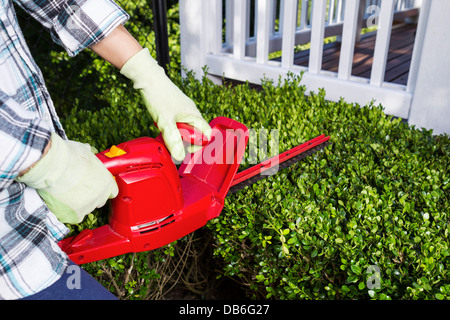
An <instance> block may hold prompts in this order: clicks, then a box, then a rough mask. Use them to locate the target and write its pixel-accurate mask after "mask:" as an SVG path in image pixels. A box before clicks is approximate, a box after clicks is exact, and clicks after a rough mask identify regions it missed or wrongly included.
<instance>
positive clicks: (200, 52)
mask: <svg viewBox="0 0 450 320" xmlns="http://www.w3.org/2000/svg"><path fill="white" fill-rule="evenodd" d="M204 2H207V1H204V0H180V45H181V48H182V50H181V65H182V66H183V67H187V68H188V69H189V70H192V71H193V72H194V73H195V75H196V78H198V79H201V77H202V75H203V74H202V73H203V71H202V68H203V66H204V65H205V47H206V43H205V38H204V36H203V32H204V31H203V30H204V21H203V18H204V17H205V15H204V10H205V8H204ZM182 74H184V70H183V71H182Z"/></svg>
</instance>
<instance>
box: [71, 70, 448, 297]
mask: <svg viewBox="0 0 450 320" xmlns="http://www.w3.org/2000/svg"><path fill="white" fill-rule="evenodd" d="M172 76H173V79H174V81H175V82H176V83H177V84H178V85H179V86H180V88H182V90H183V91H184V92H185V93H186V94H187V95H189V96H190V97H191V98H192V99H193V100H194V101H195V102H196V103H197V106H198V107H199V109H200V110H201V112H202V113H203V115H204V117H205V118H206V119H207V120H208V121H210V120H212V119H213V118H215V117H217V116H226V117H230V118H233V119H236V120H238V121H240V122H242V123H244V124H246V125H247V126H248V127H249V128H251V129H254V131H255V132H258V130H261V129H262V128H266V129H269V130H271V129H277V130H278V132H279V150H277V151H279V152H282V151H285V150H287V149H289V148H292V147H294V146H296V145H298V144H300V143H302V142H304V141H306V140H309V139H311V138H313V137H315V136H317V135H319V134H322V133H324V134H327V135H330V136H331V142H332V144H331V145H330V146H328V147H326V148H325V149H324V150H322V151H321V152H318V153H316V154H314V155H313V156H310V157H308V158H306V159H305V160H303V161H301V162H299V163H297V164H295V165H293V166H291V167H289V168H286V169H283V170H280V171H279V172H278V173H276V174H275V175H272V176H270V177H267V178H266V179H264V180H261V181H259V182H258V183H256V184H254V185H252V186H250V187H246V188H245V189H243V190H241V191H240V192H238V193H235V194H233V195H231V196H229V197H227V199H226V203H225V207H224V209H223V211H222V213H221V215H220V216H219V217H218V218H217V219H214V220H211V221H210V222H209V223H208V224H207V227H206V228H205V229H206V230H207V232H208V233H210V234H211V236H212V237H213V239H214V242H213V258H214V259H215V260H216V261H218V262H219V263H220V265H221V266H223V267H222V270H220V274H221V276H226V277H233V278H234V279H237V280H238V281H239V282H240V283H241V285H242V286H243V287H245V288H246V290H247V293H248V296H249V297H250V298H264V299H439V300H440V299H449V298H450V284H449V283H450V272H449V268H448V262H449V254H450V251H449V235H448V232H449V220H450V216H449V209H448V207H449V205H450V196H449V194H450V192H449V188H450V183H449V182H450V173H449V164H450V161H449V155H450V139H449V136H448V135H439V136H435V135H433V133H432V131H431V130H425V129H419V128H415V127H413V126H409V125H408V124H407V123H405V122H404V121H402V119H398V118H394V117H392V116H388V115H385V114H384V112H383V107H382V106H380V105H376V104H375V103H374V102H372V103H369V104H368V105H365V106H361V105H357V104H351V103H348V102H346V101H345V100H344V99H341V100H340V101H339V102H330V101H327V100H325V92H324V91H323V90H320V91H319V92H307V91H306V89H305V87H304V86H303V85H302V84H301V76H296V75H289V77H288V78H287V79H285V80H280V81H278V82H272V81H269V80H264V81H263V84H262V87H261V89H260V90H255V89H252V88H251V87H250V86H249V85H248V84H246V83H244V84H241V85H237V86H229V85H223V86H216V85H213V84H212V83H211V82H210V81H209V80H208V79H207V78H206V77H205V78H204V79H203V81H198V80H196V79H195V78H194V76H193V75H192V74H191V73H189V72H188V74H187V77H186V78H183V79H182V78H180V77H178V75H172ZM108 97H110V95H108ZM124 99H125V98H124V97H117V98H115V99H111V100H109V101H107V104H108V105H109V107H106V108H102V109H101V110H96V111H93V110H85V109H84V108H83V106H79V107H78V108H74V109H72V111H71V113H70V114H69V115H68V116H67V117H66V118H65V119H63V120H64V125H65V127H66V130H67V132H68V135H69V137H71V138H72V139H77V140H80V141H84V142H88V143H91V144H92V145H93V146H95V147H96V148H98V149H99V150H101V149H104V148H107V147H108V146H110V145H111V144H117V143H120V142H122V141H125V140H129V139H132V138H135V137H139V136H143V135H150V136H154V135H156V133H157V132H156V130H155V129H154V128H153V126H152V121H151V119H150V118H149V116H148V115H147V113H146V112H145V110H144V108H143V107H142V105H141V103H140V101H139V97H138V96H132V97H131V98H126V100H124ZM244 158H245V159H244V160H245V161H244V162H243V164H242V168H245V167H248V166H250V165H251V163H249V162H250V161H247V160H248V159H250V155H249V153H248V151H247V153H246V155H245V157H244ZM104 222H105V221H104V220H102V218H100V215H98V217H97V216H95V215H90V217H89V218H88V219H86V220H85V221H84V222H83V223H82V224H81V225H80V226H78V229H83V228H85V227H95V226H96V225H98V224H101V223H104ZM121 261H122V260H121ZM94 269H95V268H94ZM122 269H126V267H122ZM117 272H119V271H117ZM153 276H154V275H153Z"/></svg>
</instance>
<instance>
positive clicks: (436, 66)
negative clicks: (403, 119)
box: [408, 0, 450, 134]
mask: <svg viewBox="0 0 450 320" xmlns="http://www.w3.org/2000/svg"><path fill="white" fill-rule="evenodd" d="M449 17H450V1H448V0H432V1H431V3H430V12H429V19H428V22H427V29H426V33H425V39H424V42H423V47H422V57H421V59H420V66H419V69H418V74H417V80H416V86H415V91H414V96H413V100H412V105H411V110H410V114H409V121H408V122H409V123H410V124H414V125H416V126H417V127H418V128H422V127H424V128H427V129H433V132H434V133H435V134H440V133H444V132H445V133H448V134H450V40H449V31H450V20H449Z"/></svg>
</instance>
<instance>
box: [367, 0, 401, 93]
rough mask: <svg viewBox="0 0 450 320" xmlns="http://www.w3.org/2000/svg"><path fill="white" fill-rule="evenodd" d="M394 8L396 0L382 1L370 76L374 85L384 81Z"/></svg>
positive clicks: (379, 84)
mask: <svg viewBox="0 0 450 320" xmlns="http://www.w3.org/2000/svg"><path fill="white" fill-rule="evenodd" d="M394 9H395V0H383V1H382V2H381V9H380V20H379V24H378V30H377V38H376V42H375V51H374V54H373V64H372V73H371V76H370V84H371V85H374V86H381V85H382V84H383V82H384V73H385V71H386V61H387V56H388V52H389V42H390V39H391V30H392V19H393V17H394Z"/></svg>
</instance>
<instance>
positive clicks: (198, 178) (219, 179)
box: [59, 117, 330, 264]
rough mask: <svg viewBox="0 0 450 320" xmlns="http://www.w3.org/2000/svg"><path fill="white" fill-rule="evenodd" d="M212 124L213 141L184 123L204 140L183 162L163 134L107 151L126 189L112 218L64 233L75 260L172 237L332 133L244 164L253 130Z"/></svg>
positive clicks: (189, 133) (185, 133)
mask: <svg viewBox="0 0 450 320" xmlns="http://www.w3.org/2000/svg"><path fill="white" fill-rule="evenodd" d="M210 125H211V128H212V135H211V139H210V141H207V140H205V139H204V138H203V137H202V136H201V134H198V133H197V132H196V131H195V130H193V129H192V127H189V126H187V125H183V124H179V125H178V128H179V130H180V133H181V135H182V138H183V140H184V141H187V142H189V143H191V144H196V145H202V146H203V147H202V149H201V150H199V151H197V152H195V153H192V154H188V155H187V156H186V159H185V160H184V161H183V162H182V163H181V165H180V166H179V168H178V169H177V167H176V165H175V163H174V162H173V160H172V158H171V156H170V154H169V152H168V151H167V149H166V147H165V145H164V142H163V140H162V137H161V135H160V136H158V137H157V138H149V137H142V138H138V139H135V140H131V141H128V142H124V143H121V144H119V145H117V146H112V147H111V148H110V149H108V150H105V151H103V152H101V153H99V154H98V155H97V156H98V158H99V159H100V160H101V161H102V162H103V163H104V165H105V166H106V167H107V168H108V170H109V171H110V172H111V173H112V174H113V176H114V177H115V179H116V182H117V184H118V186H119V194H118V195H117V197H116V198H114V199H112V200H111V210H110V214H109V223H108V224H107V225H104V226H101V227H99V228H96V229H92V230H90V229H87V230H83V231H82V232H81V233H79V234H78V235H77V236H74V237H70V238H66V239H63V240H62V241H60V242H59V246H60V247H61V249H62V250H63V251H65V252H66V253H67V254H68V256H69V258H70V259H71V260H72V261H73V262H75V263H77V264H84V263H88V262H92V261H97V260H102V259H107V258H110V257H114V256H117V255H121V254H125V253H129V252H141V251H148V250H153V249H156V248H159V247H162V246H164V245H167V244H169V243H171V242H173V241H175V240H177V239H180V238H182V237H184V236H186V235H187V234H189V233H191V232H193V231H195V230H197V229H199V228H201V227H203V226H204V225H205V224H206V223H207V221H208V220H210V219H213V218H216V217H218V216H219V215H220V212H221V211H222V208H223V205H224V200H225V197H226V196H227V194H229V193H232V192H235V191H236V190H239V189H241V188H244V187H245V186H248V185H251V184H253V183H254V182H255V181H257V180H259V179H262V178H264V177H266V176H267V170H270V169H273V168H278V169H282V168H285V167H287V166H289V165H291V164H293V163H295V162H297V161H299V160H301V159H303V158H305V157H306V156H308V155H310V154H312V153H314V152H316V151H318V150H320V149H322V148H324V147H325V146H326V145H328V144H329V139H330V137H326V136H325V135H321V136H318V137H316V138H314V139H312V140H310V141H307V142H305V143H303V144H301V145H299V146H297V147H295V148H292V149H290V150H288V151H286V152H284V153H281V154H280V155H277V156H274V157H272V158H270V159H268V160H266V161H264V162H262V163H260V164H257V165H255V166H253V167H250V168H248V169H246V170H243V171H241V172H238V168H239V165H240V163H241V160H242V157H243V155H244V152H245V148H246V146H247V142H248V138H249V130H248V129H247V127H246V126H245V125H243V124H241V123H239V122H237V121H235V120H232V119H229V118H224V117H218V118H215V119H214V120H212V121H211V123H210Z"/></svg>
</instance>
